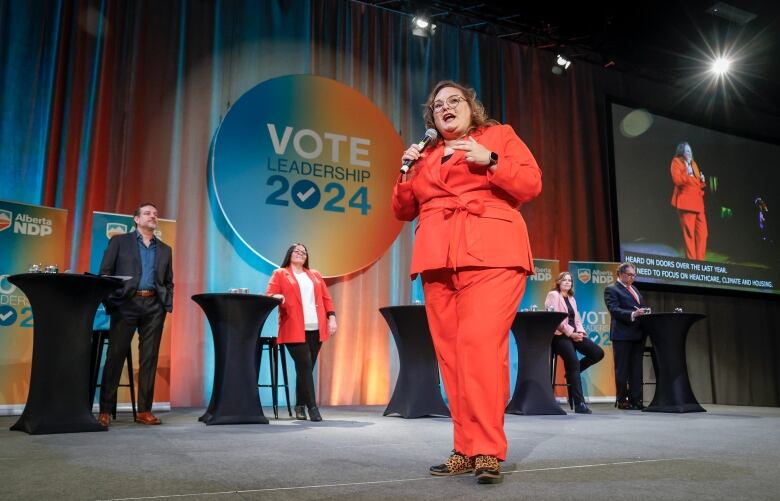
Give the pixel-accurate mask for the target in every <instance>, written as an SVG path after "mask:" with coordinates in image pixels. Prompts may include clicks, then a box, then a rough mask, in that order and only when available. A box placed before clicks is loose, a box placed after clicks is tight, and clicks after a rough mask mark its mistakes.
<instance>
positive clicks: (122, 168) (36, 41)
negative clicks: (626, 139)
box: [0, 0, 611, 406]
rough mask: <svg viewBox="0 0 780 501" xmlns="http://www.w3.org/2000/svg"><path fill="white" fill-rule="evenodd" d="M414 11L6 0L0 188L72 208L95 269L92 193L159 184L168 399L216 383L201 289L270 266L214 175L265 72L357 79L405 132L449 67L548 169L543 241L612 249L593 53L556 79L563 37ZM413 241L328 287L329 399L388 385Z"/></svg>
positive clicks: (586, 255) (323, 389)
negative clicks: (395, 314)
mask: <svg viewBox="0 0 780 501" xmlns="http://www.w3.org/2000/svg"><path fill="white" fill-rule="evenodd" d="M410 21H411V19H410V18H408V17H406V16H402V15H399V14H396V13H393V12H390V11H387V10H382V9H379V8H376V7H371V6H367V5H365V4H361V3H353V2H349V1H345V0H338V1H337V0H320V1H314V0H284V1H261V2H258V1H255V0H246V1H238V0H233V1H218V0H216V1H182V0H179V1H176V0H168V1H159V0H137V1H110V0H103V1H99V0H73V1H63V2H56V1H46V0H29V1H28V0H4V1H0V33H1V35H0V37H1V38H0V40H1V41H2V47H3V50H2V51H0V58H2V59H0V63H1V64H0V67H1V68H2V72H3V73H2V77H3V78H2V84H0V102H1V103H2V120H0V140H2V148H0V152H1V153H0V154H1V155H2V157H1V160H0V161H1V167H0V197H1V198H4V199H11V200H18V201H23V202H28V203H35V204H45V205H53V206H57V207H63V208H66V209H68V210H69V211H70V216H69V217H70V220H69V224H70V231H71V234H72V238H71V247H70V251H69V255H70V267H71V268H72V269H74V270H76V271H85V270H87V269H88V265H89V256H88V255H87V253H88V252H89V245H88V243H89V242H88V241H89V234H90V230H91V228H90V224H91V213H92V211H94V210H100V211H108V212H120V213H128V212H130V211H132V210H133V209H134V208H135V206H136V205H137V204H138V203H139V202H141V201H147V200H151V201H154V202H155V203H157V204H159V207H160V209H161V216H162V217H165V218H171V219H176V220H177V221H178V223H177V236H176V237H177V251H176V253H175V256H174V257H175V262H174V268H175V273H176V277H175V278H176V301H175V306H174V315H173V317H172V321H173V322H174V326H173V332H174V334H173V339H172V346H171V350H172V357H173V360H172V363H171V366H172V370H171V402H172V403H173V405H182V406H184V405H201V404H203V403H204V401H206V400H207V398H208V396H209V394H210V389H211V373H212V360H213V354H212V352H211V341H210V335H208V333H207V332H208V331H207V329H208V327H207V326H206V325H205V321H204V319H203V316H202V314H201V312H200V311H199V310H198V309H197V307H196V306H195V305H194V303H192V301H191V300H190V299H189V297H190V296H191V295H192V294H194V293H199V292H204V291H223V290H226V289H227V288H228V287H249V288H250V289H251V290H253V291H255V292H257V291H263V290H264V289H265V286H266V283H267V281H268V278H269V273H270V270H269V269H262V268H261V269H258V268H255V267H253V266H252V265H251V264H250V263H249V262H248V261H246V260H244V259H243V258H242V256H241V254H240V253H239V252H238V251H237V250H236V245H235V242H233V241H231V239H230V238H229V237H226V236H225V235H224V233H223V232H222V231H220V229H219V228H218V227H217V226H216V223H215V222H214V217H213V214H212V211H211V208H210V205H209V200H208V190H207V184H206V181H207V176H206V168H207V156H208V150H209V144H210V141H211V138H212V136H213V134H214V132H215V130H216V127H217V125H218V124H219V122H220V120H221V118H222V115H223V114H224V113H225V110H227V109H228V107H229V106H230V104H231V103H232V102H234V101H235V100H237V99H238V98H239V97H240V96H241V95H242V94H243V93H244V92H246V91H247V90H249V89H250V88H252V87H253V86H254V85H256V84H258V83H259V82H262V81H264V80H267V79H269V78H273V77H276V76H280V75H285V74H291V73H312V74H317V75H322V76H326V77H330V78H333V79H336V80H339V81H341V82H343V83H345V84H347V85H350V86H352V87H353V88H355V89H357V90H358V91H360V92H362V93H363V94H365V95H366V96H367V97H368V98H370V99H371V100H372V101H373V102H374V103H375V104H376V105H377V106H378V107H379V108H381V109H382V110H383V111H384V112H385V113H386V115H387V116H388V117H389V119H390V120H391V121H392V122H393V124H394V125H395V126H396V128H397V130H398V131H399V132H400V134H401V135H402V137H403V138H404V141H405V142H406V143H410V142H412V141H413V140H415V139H416V138H418V137H419V136H420V135H421V134H422V132H423V131H424V125H423V123H422V119H421V114H422V104H423V103H424V101H425V98H426V96H427V94H428V92H429V90H430V88H431V87H432V86H433V85H434V84H435V83H436V82H437V81H438V80H441V79H454V80H458V81H462V82H464V83H466V84H469V85H471V86H473V87H475V88H476V89H477V92H478V95H479V96H480V97H481V99H482V100H483V101H484V103H485V105H486V108H487V110H488V112H489V114H490V115H492V116H493V117H495V118H497V119H498V120H500V121H501V122H506V123H509V124H511V125H513V126H514V128H515V129H516V131H517V132H518V134H519V135H520V136H521V137H522V138H523V139H524V140H525V141H526V142H527V143H528V145H529V147H530V148H531V150H532V151H533V153H534V154H535V156H536V158H537V160H538V161H539V164H540V166H541V167H542V170H543V172H544V192H543V194H542V195H541V196H540V197H539V198H538V199H537V200H536V201H534V202H532V203H531V204H529V205H528V206H526V207H524V208H523V214H524V216H525V217H526V220H527V221H528V226H529V232H530V234H531V239H532V245H533V249H534V252H535V255H536V256H537V257H542V258H545V257H546V258H559V259H560V260H561V261H562V262H566V261H567V260H568V259H569V258H571V257H576V258H579V259H594V260H608V259H610V258H611V252H610V251H611V248H610V246H611V242H610V224H609V218H608V214H607V207H608V197H607V195H606V193H607V191H606V185H607V181H606V177H605V175H604V173H603V169H602V157H601V153H600V151H601V150H600V147H599V146H600V143H599V133H598V131H599V129H598V121H597V117H598V114H599V105H598V100H597V98H596V92H595V90H594V83H593V80H594V72H593V69H592V68H590V67H589V66H588V65H585V64H578V65H575V66H573V67H572V68H570V69H569V71H568V72H567V74H566V75H565V76H563V77H558V76H555V75H553V74H552V73H551V72H550V68H551V66H552V64H553V54H551V53H548V52H542V51H538V50H533V49H529V48H526V47H522V46H519V45H517V44H514V43H511V42H507V41H504V40H500V39H498V38H495V37H490V36H485V35H480V34H477V33H475V32H471V31H467V30H461V29H458V28H456V27H452V26H448V25H446V24H442V25H441V26H440V29H439V31H438V32H437V34H436V36H435V37H432V38H427V39H424V38H419V37H415V36H412V34H411V30H410ZM387 196H390V194H389V193H388V194H387ZM412 240H413V233H412V228H411V225H407V226H406V227H405V229H404V231H403V232H402V234H401V235H400V236H399V238H398V240H397V241H396V242H395V244H394V245H393V246H392V248H391V249H390V250H389V251H388V252H387V254H386V255H385V256H383V257H382V258H381V259H380V260H379V261H378V262H376V263H375V264H374V265H372V266H370V267H369V268H367V269H365V270H363V271H361V272H359V273H355V274H353V275H351V276H348V277H343V278H341V279H339V280H336V281H334V282H333V283H332V284H331V285H330V286H331V290H332V292H333V295H334V298H335V301H336V305H337V308H338V310H339V321H340V332H339V334H338V335H337V336H336V337H335V338H334V339H333V340H332V341H329V342H328V343H327V344H326V345H325V347H324V349H323V353H322V356H321V359H320V364H319V365H320V370H319V379H318V386H319V395H320V398H321V401H322V403H323V404H378V403H383V402H386V401H387V399H388V398H389V394H390V391H391V389H392V387H391V385H392V382H393V379H394V373H395V371H396V370H397V368H396V363H397V362H395V359H394V355H393V348H392V346H391V345H392V343H391V342H390V341H389V334H388V329H387V327H386V325H384V321H383V320H382V318H381V317H380V315H379V313H378V311H377V309H378V307H380V306H384V305H388V304H403V303H408V302H411V301H412V300H413V299H422V297H421V294H420V290H419V287H418V286H417V287H413V286H412V284H411V283H410V281H409V278H408V277H409V274H408V270H409V259H410V254H411V245H412ZM282 251H283V249H280V253H281V252H282ZM273 326H274V319H273V318H271V319H269V322H268V326H267V328H266V331H267V332H265V335H273V334H274V332H273V331H274V328H273ZM263 400H264V401H268V399H267V398H266V397H264V398H263Z"/></svg>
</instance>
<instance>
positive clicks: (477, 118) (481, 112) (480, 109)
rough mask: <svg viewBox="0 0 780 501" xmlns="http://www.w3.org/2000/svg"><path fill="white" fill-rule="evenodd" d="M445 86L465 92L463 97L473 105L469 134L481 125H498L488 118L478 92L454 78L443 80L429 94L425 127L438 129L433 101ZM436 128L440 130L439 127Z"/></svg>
mask: <svg viewBox="0 0 780 501" xmlns="http://www.w3.org/2000/svg"><path fill="white" fill-rule="evenodd" d="M445 87H452V88H453V89H458V90H459V91H460V92H461V93H462V94H463V97H465V98H466V102H467V103H468V104H469V107H471V125H470V126H469V129H468V131H467V132H466V133H467V134H471V133H472V132H474V131H475V130H477V129H479V128H480V127H491V126H493V125H498V122H497V121H495V120H493V119H492V118H488V116H487V113H486V112H485V107H484V106H483V105H482V103H481V102H480V101H479V99H477V92H476V91H475V90H474V89H472V88H471V87H466V86H465V85H461V84H459V83H458V82H454V81H452V80H442V81H441V82H439V83H437V84H436V85H435V86H434V87H433V90H432V91H431V93H430V94H429V95H428V99H427V100H426V101H425V109H424V110H423V119H424V120H425V127H426V128H427V129H436V123H435V122H434V120H433V101H434V99H436V95H437V94H438V93H439V91H441V90H442V89H443V88H445ZM436 130H437V131H438V129H436ZM441 139H442V138H441V135H439V138H438V140H439V141H440V140H441Z"/></svg>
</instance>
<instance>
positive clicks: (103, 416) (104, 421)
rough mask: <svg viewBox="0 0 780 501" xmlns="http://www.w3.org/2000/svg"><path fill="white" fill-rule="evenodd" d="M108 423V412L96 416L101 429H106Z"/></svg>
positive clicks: (109, 416) (109, 417)
mask: <svg viewBox="0 0 780 501" xmlns="http://www.w3.org/2000/svg"><path fill="white" fill-rule="evenodd" d="M110 422H111V414H109V413H108V412H101V413H100V414H98V423H99V424H100V426H102V427H103V428H108V423H110Z"/></svg>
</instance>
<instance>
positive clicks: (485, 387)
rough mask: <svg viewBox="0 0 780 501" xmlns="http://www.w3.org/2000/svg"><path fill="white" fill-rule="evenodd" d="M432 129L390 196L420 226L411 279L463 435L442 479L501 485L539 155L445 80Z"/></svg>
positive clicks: (411, 152) (432, 106) (409, 156)
mask: <svg viewBox="0 0 780 501" xmlns="http://www.w3.org/2000/svg"><path fill="white" fill-rule="evenodd" d="M424 118H425V124H426V126H427V127H429V128H435V129H436V130H437V131H438V136H439V137H438V139H437V140H436V142H435V143H434V144H432V145H431V146H432V147H430V148H429V149H427V150H425V151H420V149H419V148H418V147H417V145H413V146H412V147H410V148H409V149H407V150H406V151H405V152H404V154H403V157H402V159H403V160H404V161H407V160H408V161H413V162H415V163H414V165H413V167H412V168H411V170H410V171H409V172H408V173H407V174H403V175H401V177H400V178H399V180H398V182H397V183H396V185H395V187H394V189H393V210H394V212H395V215H396V217H397V218H398V219H401V220H404V221H412V220H413V219H415V218H418V222H417V228H416V233H415V241H414V249H413V251H412V266H411V272H412V278H414V277H415V276H417V275H418V274H420V275H421V276H422V283H423V292H424V294H425V303H426V304H425V307H426V312H427V315H428V324H429V326H430V329H431V335H432V337H433V343H434V347H435V349H436V355H437V357H438V360H439V366H440V369H441V374H442V379H443V380H444V388H445V390H446V391H447V397H448V399H449V404H450V411H451V414H452V422H453V427H454V447H453V449H454V450H453V452H452V455H451V456H450V457H449V458H448V459H447V460H446V461H445V462H444V464H440V465H437V466H433V467H431V469H430V472H431V473H432V474H433V475H458V474H461V473H467V472H471V471H475V470H476V476H477V480H478V482H479V483H494V482H499V481H500V480H501V474H500V465H499V461H503V460H504V459H505V457H506V452H507V442H506V436H505V435H504V408H505V407H506V403H507V400H508V399H509V360H508V356H509V345H508V343H509V338H508V333H509V329H510V326H511V324H512V320H513V319H514V318H515V313H516V312H517V306H518V304H519V303H520V299H521V297H522V295H523V291H524V290H525V280H526V276H527V275H530V274H533V272H534V271H533V260H532V258H531V246H530V243H529V241H528V233H527V231H526V225H525V221H524V220H523V216H521V215H520V212H519V211H518V209H519V207H520V205H521V204H522V203H524V202H527V201H529V200H531V199H533V198H534V197H536V196H537V195H538V194H539V192H540V191H541V189H542V173H541V171H540V170H539V166H538V165H537V164H536V160H534V157H533V155H531V152H530V151H529V150H528V148H527V147H526V145H525V144H524V143H523V141H521V140H520V138H519V137H517V135H516V134H515V132H514V130H512V128H511V127H510V126H508V125H500V124H498V122H496V121H495V120H490V119H488V118H487V116H486V114H485V109H484V107H483V106H482V104H481V103H480V102H479V101H478V100H477V98H476V93H475V92H474V90H473V89H470V88H467V87H464V86H462V85H460V84H458V83H455V82H452V81H444V82H439V83H438V84H437V85H436V86H435V87H434V89H433V91H432V92H431V93H430V95H429V97H428V101H427V103H426V108H425V112H424Z"/></svg>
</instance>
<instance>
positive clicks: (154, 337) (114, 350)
mask: <svg viewBox="0 0 780 501" xmlns="http://www.w3.org/2000/svg"><path fill="white" fill-rule="evenodd" d="M164 323H165V309H164V308H163V306H162V303H160V300H159V298H157V296H151V297H141V296H133V297H132V298H130V299H128V300H127V301H125V302H124V303H122V304H121V305H120V306H119V307H118V309H117V310H116V311H114V312H112V313H111V330H110V331H109V333H108V355H107V357H106V365H105V367H104V368H103V380H102V382H101V384H100V412H111V410H112V409H113V407H114V402H116V390H117V387H118V386H119V380H120V378H121V377H122V368H123V367H124V365H125V359H126V358H127V352H128V350H129V349H130V342H131V341H132V340H133V334H135V331H136V330H138V358H139V361H138V364H139V367H138V383H137V385H138V412H149V411H151V410H152V402H153V400H154V380H155V376H156V375H157V356H158V355H159V353H160V339H161V338H162V331H163V324H164Z"/></svg>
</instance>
